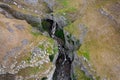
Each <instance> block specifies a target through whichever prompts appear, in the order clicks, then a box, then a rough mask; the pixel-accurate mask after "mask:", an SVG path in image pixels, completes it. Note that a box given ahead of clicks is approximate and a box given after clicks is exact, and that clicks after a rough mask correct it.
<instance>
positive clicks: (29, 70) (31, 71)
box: [18, 67, 40, 76]
mask: <svg viewBox="0 0 120 80" xmlns="http://www.w3.org/2000/svg"><path fill="white" fill-rule="evenodd" d="M39 71H40V69H39V67H27V68H24V69H21V70H20V71H19V72H18V75H20V76H29V75H32V74H36V73H38V72H39Z"/></svg>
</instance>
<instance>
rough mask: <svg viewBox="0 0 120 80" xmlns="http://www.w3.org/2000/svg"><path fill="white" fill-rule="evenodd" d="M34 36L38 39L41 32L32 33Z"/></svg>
mask: <svg viewBox="0 0 120 80" xmlns="http://www.w3.org/2000/svg"><path fill="white" fill-rule="evenodd" d="M31 34H32V35H34V36H35V37H38V36H39V35H40V33H39V32H31Z"/></svg>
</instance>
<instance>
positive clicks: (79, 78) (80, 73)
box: [75, 67, 92, 80]
mask: <svg viewBox="0 0 120 80" xmlns="http://www.w3.org/2000/svg"><path fill="white" fill-rule="evenodd" d="M75 76H76V78H77V80H92V79H91V78H89V77H87V76H86V75H85V73H84V72H83V71H81V70H80V69H79V68H78V67H76V68H75Z"/></svg>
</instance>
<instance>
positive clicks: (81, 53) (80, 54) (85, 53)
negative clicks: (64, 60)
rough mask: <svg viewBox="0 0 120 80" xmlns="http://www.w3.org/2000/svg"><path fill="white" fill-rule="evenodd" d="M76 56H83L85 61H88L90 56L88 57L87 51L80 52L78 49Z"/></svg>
mask: <svg viewBox="0 0 120 80" xmlns="http://www.w3.org/2000/svg"><path fill="white" fill-rule="evenodd" d="M78 54H79V56H84V57H85V58H86V59H87V60H90V55H89V51H88V50H86V49H84V50H81V49H79V50H78Z"/></svg>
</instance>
